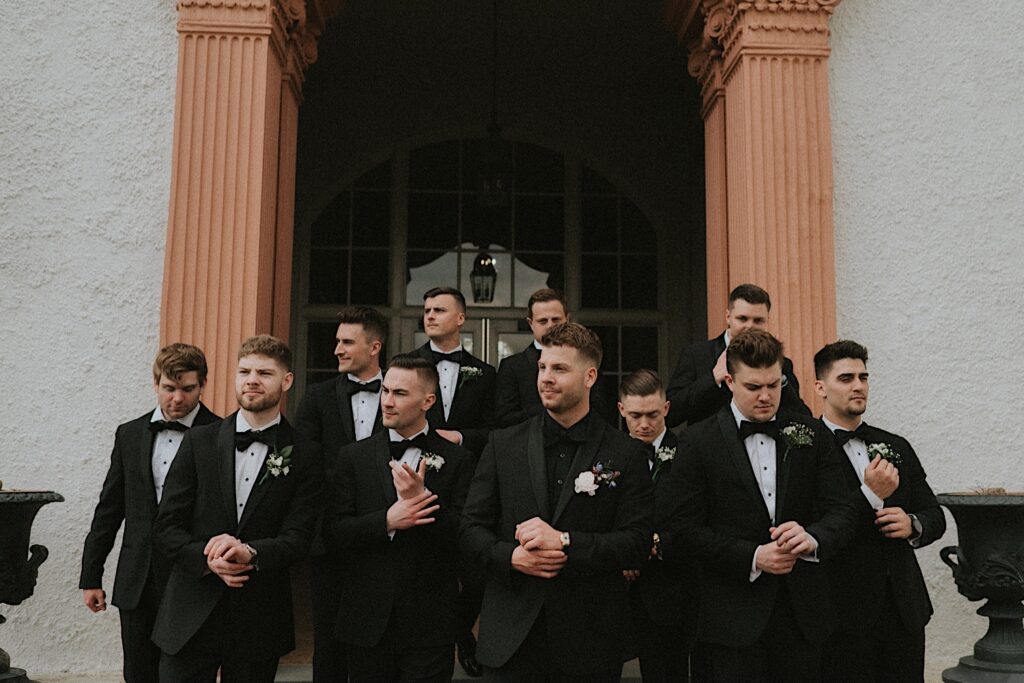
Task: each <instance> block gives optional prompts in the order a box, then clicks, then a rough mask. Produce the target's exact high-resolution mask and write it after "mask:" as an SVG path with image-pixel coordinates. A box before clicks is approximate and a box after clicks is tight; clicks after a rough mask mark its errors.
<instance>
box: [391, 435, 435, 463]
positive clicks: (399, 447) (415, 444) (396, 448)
mask: <svg viewBox="0 0 1024 683" xmlns="http://www.w3.org/2000/svg"><path fill="white" fill-rule="evenodd" d="M410 448H418V449H420V451H425V450H427V435H426V434H417V435H416V436H414V437H412V438H411V439H402V440H401V441H389V442H388V450H390V451H391V459H392V460H401V459H402V456H403V455H405V452H406V451H407V450H409V449H410Z"/></svg>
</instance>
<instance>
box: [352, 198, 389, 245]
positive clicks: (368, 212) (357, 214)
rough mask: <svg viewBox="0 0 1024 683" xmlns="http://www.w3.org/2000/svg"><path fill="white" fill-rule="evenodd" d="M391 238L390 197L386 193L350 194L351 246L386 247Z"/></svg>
mask: <svg viewBox="0 0 1024 683" xmlns="http://www.w3.org/2000/svg"><path fill="white" fill-rule="evenodd" d="M390 236H391V195H390V194H389V193H387V192H360V191H359V190H356V191H355V192H353V193H352V244H355V245H358V246H364V247H386V246H388V238H389V237H390Z"/></svg>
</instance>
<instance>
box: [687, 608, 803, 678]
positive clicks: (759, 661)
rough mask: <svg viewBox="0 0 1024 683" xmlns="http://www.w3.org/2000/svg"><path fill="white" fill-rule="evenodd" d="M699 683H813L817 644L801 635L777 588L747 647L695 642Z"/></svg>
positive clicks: (694, 668)
mask: <svg viewBox="0 0 1024 683" xmlns="http://www.w3.org/2000/svg"><path fill="white" fill-rule="evenodd" d="M691 666H692V671H693V680H694V681H697V682H699V683H816V682H818V681H821V680H822V678H821V646H820V645H815V644H813V643H810V642H808V641H807V639H806V638H804V636H803V633H802V632H801V630H800V625H799V624H797V622H796V618H795V617H794V616H793V609H792V607H791V606H790V604H789V596H788V595H787V593H786V591H785V590H780V591H779V593H778V596H777V597H776V599H775V606H774V607H773V609H772V614H771V616H770V617H769V619H768V626H767V627H766V628H765V631H764V633H763V634H762V635H761V637H760V638H759V639H758V640H757V642H756V643H754V644H753V645H752V646H750V647H745V648H736V647H730V646H727V645H720V644H718V643H706V642H697V644H696V645H695V646H694V650H693V656H692V657H691Z"/></svg>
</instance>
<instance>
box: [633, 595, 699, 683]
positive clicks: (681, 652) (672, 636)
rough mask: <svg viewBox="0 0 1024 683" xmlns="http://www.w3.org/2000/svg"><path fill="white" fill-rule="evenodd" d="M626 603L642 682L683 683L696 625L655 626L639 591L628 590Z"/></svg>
mask: <svg viewBox="0 0 1024 683" xmlns="http://www.w3.org/2000/svg"><path fill="white" fill-rule="evenodd" d="M629 602H630V605H629V606H630V612H631V615H632V617H633V627H634V628H635V629H636V637H637V641H638V645H639V649H640V674H641V676H642V677H643V680H644V683H686V682H687V681H688V680H690V650H691V649H692V648H693V639H694V626H695V625H690V626H687V625H685V624H669V625H664V624H658V623H656V622H655V621H654V620H653V619H651V615H650V612H649V611H648V610H647V605H646V604H645V603H644V601H643V599H641V597H640V595H639V594H638V591H634V590H631V591H630V596H629Z"/></svg>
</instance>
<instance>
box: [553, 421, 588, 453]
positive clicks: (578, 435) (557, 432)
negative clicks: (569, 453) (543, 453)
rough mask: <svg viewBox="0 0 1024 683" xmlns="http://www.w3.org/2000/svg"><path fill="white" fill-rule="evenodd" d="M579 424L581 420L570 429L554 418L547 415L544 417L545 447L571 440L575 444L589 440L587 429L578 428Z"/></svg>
mask: <svg viewBox="0 0 1024 683" xmlns="http://www.w3.org/2000/svg"><path fill="white" fill-rule="evenodd" d="M578 424H579V422H577V423H576V424H574V425H573V426H571V427H569V428H568V429H565V428H563V427H562V425H560V424H558V423H557V422H555V421H554V420H553V419H551V418H550V417H547V416H546V417H545V418H544V429H543V432H544V447H545V448H547V447H549V446H553V445H554V444H556V443H559V442H569V443H574V444H578V443H583V442H585V441H586V440H587V433H586V430H583V429H578V428H577V426H576V425H578Z"/></svg>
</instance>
